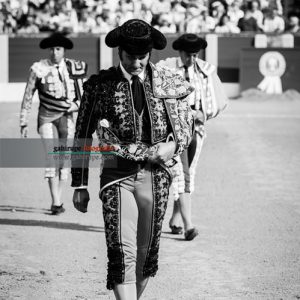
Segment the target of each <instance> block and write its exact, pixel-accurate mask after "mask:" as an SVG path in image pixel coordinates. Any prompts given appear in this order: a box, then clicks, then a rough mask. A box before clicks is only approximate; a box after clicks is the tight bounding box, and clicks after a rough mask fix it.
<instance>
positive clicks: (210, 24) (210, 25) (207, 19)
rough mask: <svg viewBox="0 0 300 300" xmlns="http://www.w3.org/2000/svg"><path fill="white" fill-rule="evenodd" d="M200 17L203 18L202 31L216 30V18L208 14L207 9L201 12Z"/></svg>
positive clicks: (201, 22)
mask: <svg viewBox="0 0 300 300" xmlns="http://www.w3.org/2000/svg"><path fill="white" fill-rule="evenodd" d="M200 17H201V18H202V21H200V28H199V30H200V32H212V31H214V30H215V27H216V23H215V19H214V18H213V17H211V16H210V15H209V14H208V10H207V9H204V10H203V11H202V12H201V13H200Z"/></svg>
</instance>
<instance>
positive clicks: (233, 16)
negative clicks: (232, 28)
mask: <svg viewBox="0 0 300 300" xmlns="http://www.w3.org/2000/svg"><path fill="white" fill-rule="evenodd" d="M227 15H228V16H229V19H230V22H231V23H233V24H234V25H237V24H238V21H239V19H241V18H243V17H244V12H243V11H242V10H241V9H240V6H239V3H238V1H233V2H232V4H231V5H230V6H229V7H228V12H227Z"/></svg>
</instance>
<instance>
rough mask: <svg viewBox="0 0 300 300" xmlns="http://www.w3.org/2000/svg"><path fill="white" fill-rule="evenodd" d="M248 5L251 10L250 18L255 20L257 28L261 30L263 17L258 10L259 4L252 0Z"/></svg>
mask: <svg viewBox="0 0 300 300" xmlns="http://www.w3.org/2000/svg"><path fill="white" fill-rule="evenodd" d="M248 5H249V8H250V10H251V13H252V17H253V18H254V19H256V23H257V26H258V27H259V28H260V29H262V24H263V19H264V15H263V13H262V12H261V10H260V4H259V2H258V1H257V0H253V1H251V2H250V3H249V4H248Z"/></svg>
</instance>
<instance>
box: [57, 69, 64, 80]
mask: <svg viewBox="0 0 300 300" xmlns="http://www.w3.org/2000/svg"><path fill="white" fill-rule="evenodd" d="M56 69H57V72H58V78H59V80H60V81H61V82H64V81H63V78H62V76H61V74H60V72H59V66H56Z"/></svg>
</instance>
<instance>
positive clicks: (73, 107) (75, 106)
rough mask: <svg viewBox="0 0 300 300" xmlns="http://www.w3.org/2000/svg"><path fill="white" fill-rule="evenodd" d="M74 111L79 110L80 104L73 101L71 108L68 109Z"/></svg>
mask: <svg viewBox="0 0 300 300" xmlns="http://www.w3.org/2000/svg"><path fill="white" fill-rule="evenodd" d="M74 111H78V106H77V105H76V103H75V102H73V101H72V102H71V106H70V107H69V109H68V110H67V112H74Z"/></svg>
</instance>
